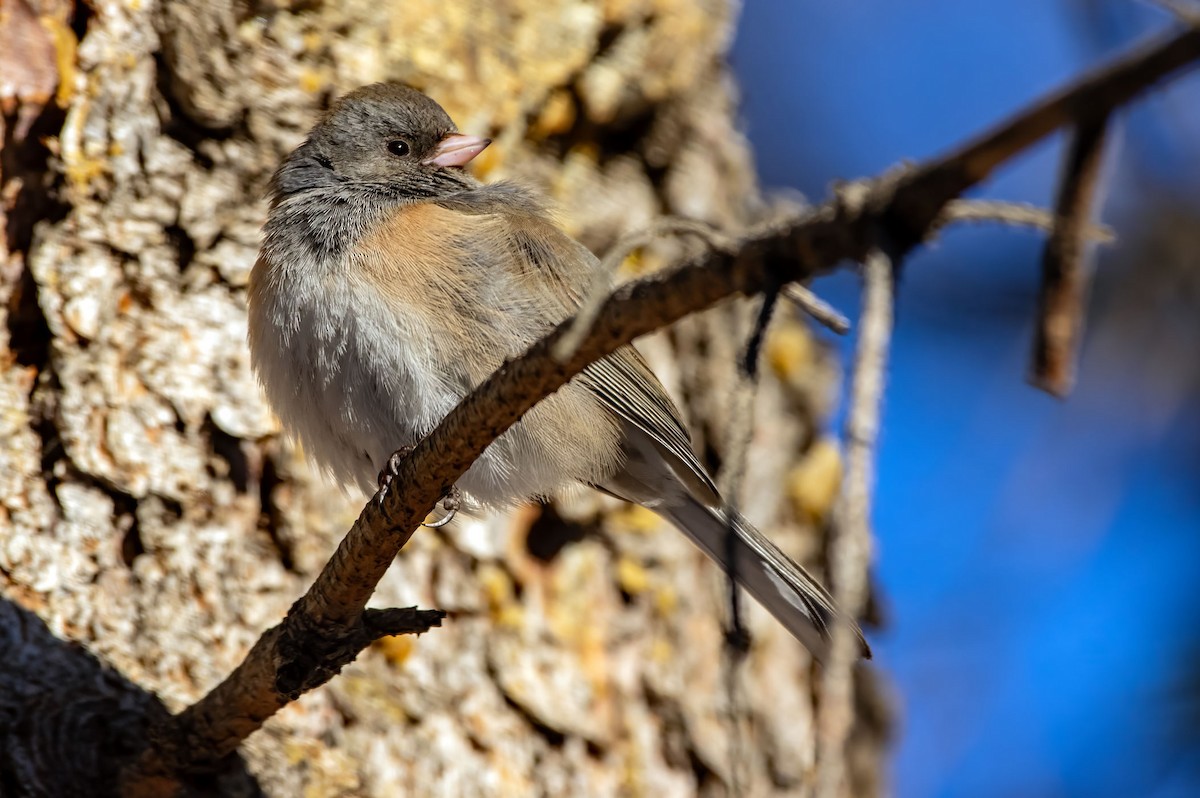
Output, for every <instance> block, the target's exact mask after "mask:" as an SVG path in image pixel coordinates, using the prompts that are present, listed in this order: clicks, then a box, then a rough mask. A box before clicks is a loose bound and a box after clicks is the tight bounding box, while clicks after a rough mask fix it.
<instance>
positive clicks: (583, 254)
mask: <svg viewBox="0 0 1200 798" xmlns="http://www.w3.org/2000/svg"><path fill="white" fill-rule="evenodd" d="M497 187H500V188H502V189H503V190H504V191H507V192H518V193H510V194H505V195H504V197H505V200H507V201H506V202H504V203H503V204H501V203H499V202H496V203H495V204H493V205H491V206H490V208H489V207H488V204H486V203H476V204H475V207H477V208H481V209H483V208H487V209H488V210H490V211H491V212H493V213H501V214H503V216H504V218H505V221H506V226H507V228H508V230H509V236H510V238H511V245H510V251H511V253H512V255H513V258H512V265H511V268H516V269H527V270H530V271H531V272H532V271H536V272H537V273H539V274H540V275H542V276H543V278H546V277H548V278H550V279H541V280H531V281H530V284H531V285H535V286H540V287H543V288H544V290H545V291H546V292H547V296H546V299H547V301H549V302H552V303H554V304H556V305H557V306H558V307H559V308H560V309H561V310H562V313H563V316H564V317H566V316H569V315H572V314H574V313H575V311H576V310H577V309H578V308H579V304H580V301H581V299H582V295H583V292H584V291H586V290H587V287H588V286H589V285H590V283H591V280H592V278H593V277H594V276H595V274H596V270H597V269H599V268H600V263H599V261H598V260H597V259H596V256H595V255H593V254H592V252H591V250H589V249H588V248H587V247H585V246H583V244H580V243H579V242H578V241H576V240H575V239H573V238H572V237H571V236H569V235H567V234H566V233H565V232H563V230H562V229H561V228H560V227H559V226H558V225H557V224H556V223H555V222H554V220H553V218H552V217H551V216H550V215H549V214H548V213H546V212H545V210H544V209H542V208H540V207H538V206H537V205H535V204H534V203H535V202H536V200H533V199H531V198H530V197H529V196H528V195H524V196H522V195H521V194H520V193H519V189H514V188H513V187H512V186H506V185H504V184H493V185H492V186H487V187H485V189H493V190H498V189H497ZM514 197H515V198H516V199H515V200H514ZM524 203H529V204H524ZM484 212H487V211H484ZM556 321H557V320H556ZM576 379H577V380H578V382H579V384H581V385H584V386H586V387H587V388H588V389H590V390H591V391H592V392H593V393H594V394H595V395H596V396H597V397H598V398H599V399H600V401H601V402H602V403H603V404H604V406H605V407H606V408H608V409H609V410H610V411H612V413H613V414H615V415H616V416H617V417H619V418H621V419H622V420H623V421H625V422H626V423H628V424H631V425H632V426H634V427H636V428H637V429H639V430H641V431H642V432H643V433H645V434H646V435H647V436H649V438H650V440H651V441H652V442H653V444H654V446H655V447H656V448H657V449H658V450H659V452H660V453H661V454H662V455H663V458H664V459H665V460H666V462H667V463H668V464H669V465H670V466H671V469H672V470H673V471H674V472H675V473H676V475H678V476H679V478H680V480H681V481H682V482H683V483H684V484H685V485H687V486H688V488H689V490H690V492H692V493H693V494H694V495H695V496H696V497H697V499H699V500H700V501H702V502H705V503H708V504H713V505H715V504H718V503H719V501H720V499H719V496H718V494H717V489H716V486H715V485H714V484H713V482H712V479H711V478H710V477H709V476H708V473H707V472H706V471H705V470H704V467H703V466H702V465H701V464H700V461H699V460H698V459H697V458H696V454H695V452H694V451H693V449H692V439H691V435H690V434H689V433H688V430H687V427H685V426H684V423H683V421H682V420H681V418H680V414H679V410H678V409H677V408H676V407H675V403H674V402H672V401H671V398H670V397H669V396H668V395H667V392H666V390H664V389H663V386H662V383H660V382H659V381H658V378H657V377H655V376H654V372H652V371H651V370H650V367H649V366H647V365H646V362H645V360H643V359H642V356H641V354H640V353H639V352H638V351H637V350H636V349H634V348H633V347H632V346H624V347H621V348H620V349H618V350H616V351H615V352H613V353H612V354H611V355H609V356H608V357H606V358H603V359H602V360H598V361H596V362H595V363H592V364H591V365H589V366H588V367H587V368H585V369H584V370H583V372H582V373H581V374H580V375H579V376H578V377H577V378H576Z"/></svg>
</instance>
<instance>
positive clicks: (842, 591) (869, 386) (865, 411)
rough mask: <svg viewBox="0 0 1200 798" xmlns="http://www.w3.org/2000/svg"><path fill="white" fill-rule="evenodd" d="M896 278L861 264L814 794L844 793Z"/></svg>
mask: <svg viewBox="0 0 1200 798" xmlns="http://www.w3.org/2000/svg"><path fill="white" fill-rule="evenodd" d="M894 278H895V272H894V268H893V265H892V262H891V260H890V259H889V258H888V256H887V255H886V254H884V252H883V251H882V250H879V249H877V250H874V251H872V252H871V253H870V254H868V256H867V259H866V262H865V263H864V264H863V300H862V314H861V316H860V319H859V324H858V346H857V348H856V350H855V355H854V373H853V376H852V378H851V380H850V407H849V412H848V413H847V416H846V478H845V481H844V484H843V486H842V492H841V495H840V496H839V497H838V503H837V506H836V507H835V508H834V514H833V518H834V523H833V537H832V540H831V543H830V556H829V560H830V571H831V572H832V576H833V588H834V590H833V595H834V598H835V599H836V600H837V603H838V606H839V607H841V608H842V612H843V613H844V615H843V616H842V618H843V619H842V620H841V622H839V623H838V624H837V625H836V626H834V628H833V641H832V645H831V646H830V655H829V662H828V664H827V665H826V667H825V670H824V671H823V673H822V680H821V705H820V712H819V714H818V716H817V741H818V759H817V761H818V768H819V769H818V771H817V795H819V796H820V797H821V798H836V797H837V796H839V795H841V794H842V781H843V779H844V776H845V748H846V738H847V737H848V736H849V734H850V728H851V726H852V725H853V723H854V664H855V662H856V661H857V659H858V640H857V637H856V635H855V634H854V630H853V629H851V627H850V624H849V623H848V622H846V621H845V620H844V618H857V617H859V615H860V614H861V613H862V610H863V608H864V607H865V606H866V603H867V568H868V566H869V564H870V559H871V540H872V537H871V497H872V495H873V491H872V487H873V485H874V482H875V447H876V442H877V441H878V439H879V419H880V413H881V408H882V406H883V388H884V384H885V383H886V376H887V375H886V371H887V360H888V350H889V348H890V344H891V338H892V325H893V320H894V316H895V314H894V312H893V302H894V297H893V292H894V288H895V285H894Z"/></svg>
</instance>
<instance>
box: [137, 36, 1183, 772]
mask: <svg viewBox="0 0 1200 798" xmlns="http://www.w3.org/2000/svg"><path fill="white" fill-rule="evenodd" d="M1197 59H1200V32H1198V31H1193V30H1189V31H1186V32H1184V33H1182V34H1180V35H1178V36H1176V37H1174V38H1173V39H1169V40H1167V41H1163V42H1159V43H1157V44H1154V45H1151V46H1147V47H1143V48H1140V49H1139V50H1138V51H1136V52H1134V53H1132V54H1130V55H1127V56H1125V57H1123V58H1121V59H1119V60H1117V61H1115V62H1114V63H1112V64H1111V65H1109V66H1107V67H1106V68H1104V69H1101V70H1098V71H1096V72H1092V73H1090V74H1088V75H1087V76H1085V77H1084V78H1082V79H1081V80H1079V81H1078V82H1076V83H1075V84H1073V85H1072V86H1071V87H1069V88H1068V89H1065V90H1063V91H1061V92H1059V93H1058V94H1056V95H1055V96H1053V97H1052V98H1050V99H1048V100H1044V101H1042V102H1040V103H1037V104H1035V105H1034V106H1032V107H1031V108H1029V109H1026V110H1024V111H1022V112H1021V113H1019V114H1017V115H1016V116H1015V117H1013V119H1012V120H1011V121H1009V122H1007V123H1005V124H1004V125H1002V126H1000V127H999V128H997V129H996V130H995V131H993V132H991V133H989V134H987V135H985V136H983V137H981V138H979V139H976V140H975V141H973V142H972V143H970V144H968V145H966V146H964V147H962V148H960V149H958V150H956V151H955V152H953V153H951V154H950V155H949V156H947V157H944V158H941V159H938V160H936V161H933V162H931V163H929V164H928V165H926V166H924V167H921V168H917V169H907V170H904V171H902V172H901V173H899V174H887V175H884V176H883V177H881V178H879V179H876V180H874V181H869V182H866V183H865V184H864V185H865V188H864V192H863V194H862V196H860V197H859V198H858V201H856V202H854V203H849V202H847V201H845V199H844V198H843V197H838V198H835V199H834V200H830V201H828V202H826V203H825V204H823V205H821V206H817V207H815V208H813V209H811V211H809V212H806V213H804V214H803V215H801V216H798V217H797V218H796V219H795V221H794V223H792V224H791V225H788V226H782V225H781V226H780V227H779V229H777V230H773V231H771V232H769V233H767V234H764V235H761V236H749V237H747V238H746V239H745V240H744V241H743V242H742V243H741V245H740V246H739V248H738V251H737V252H736V253H732V252H723V251H719V250H712V249H710V250H709V251H707V252H705V253H703V254H702V255H698V256H696V257H695V258H692V259H690V260H689V261H687V262H686V263H685V264H684V265H682V266H681V267H679V268H678V269H676V270H674V271H672V272H671V273H670V274H656V275H652V276H650V277H647V278H645V279H643V280H640V281H638V282H634V283H629V284H626V285H623V286H621V287H620V288H619V289H617V290H616V291H615V292H614V293H613V294H612V296H610V297H609V298H608V299H607V301H605V302H604V303H603V305H602V307H601V308H600V310H599V312H598V313H597V314H596V321H595V323H594V324H590V325H588V330H589V331H588V332H587V334H586V335H584V336H583V338H582V339H581V341H580V343H579V344H578V347H577V350H576V352H575V354H574V355H572V356H571V357H569V358H568V359H566V360H565V361H563V360H559V359H558V358H557V357H556V356H555V355H554V354H553V352H554V350H555V348H556V346H557V345H558V343H559V342H560V341H561V340H562V338H563V336H564V335H566V333H567V331H568V328H569V326H570V322H564V323H563V324H562V325H559V327H558V328H557V329H556V330H555V331H554V332H553V333H551V334H550V335H549V336H547V337H546V338H545V339H543V340H542V341H540V342H538V343H537V344H535V345H534V346H533V347H531V348H530V350H529V351H528V352H527V353H526V354H525V355H523V356H521V357H520V358H517V359H515V360H513V361H510V362H508V363H506V364H504V366H503V367H502V368H501V369H499V370H498V371H497V372H496V373H495V374H493V375H492V376H491V377H489V378H488V379H487V380H485V381H484V382H483V384H482V385H480V386H479V387H478V388H476V389H475V391H473V392H472V393H471V395H470V396H468V397H467V398H466V399H464V400H463V401H462V402H460V403H459V404H458V406H457V407H455V408H454V410H452V411H451V412H450V413H449V414H448V415H447V416H446V418H445V419H443V421H442V422H441V423H440V424H439V425H438V427H437V429H435V430H434V431H433V432H432V433H431V434H430V435H429V436H427V437H426V438H424V439H423V440H422V441H421V442H420V443H419V444H418V445H417V446H416V447H415V448H414V449H413V451H412V453H411V454H410V455H409V456H408V457H406V458H405V459H404V461H403V462H402V463H401V464H400V466H399V468H398V469H397V472H398V473H397V476H396V479H395V480H394V481H393V483H392V485H393V488H392V489H391V490H389V491H388V492H387V495H386V496H385V497H384V498H383V501H382V502H376V501H374V500H372V501H370V502H368V503H367V504H366V505H365V506H364V508H363V511H362V513H361V514H360V515H359V517H358V519H357V520H356V521H355V522H354V525H353V526H352V527H351V529H350V531H349V532H348V533H347V534H346V537H345V538H344V539H343V540H342V542H341V544H340V545H339V546H338V549H337V551H336V552H335V553H334V555H333V557H332V558H331V559H330V560H329V562H328V563H326V565H325V568H324V569H323V570H322V571H321V574H320V575H319V576H318V577H317V579H316V581H315V582H314V583H313V585H312V587H310V588H309V590H308V592H307V593H306V594H305V595H304V596H303V597H301V598H300V599H299V600H298V601H297V602H296V604H295V606H294V607H293V611H292V612H290V613H289V614H288V617H287V618H285V619H284V621H283V622H282V623H281V624H280V625H279V626H276V627H274V628H272V629H270V630H268V631H267V632H265V633H264V634H263V636H262V637H261V638H260V639H259V641H258V643H256V644H255V646H254V647H253V648H252V649H251V651H250V653H249V654H247V656H246V659H245V660H243V662H242V663H241V664H240V665H239V666H238V667H237V669H236V670H235V671H234V672H233V673H232V674H230V676H229V677H228V678H227V679H226V680H225V681H224V682H222V683H221V684H220V685H218V686H217V687H216V688H215V689H214V690H213V691H212V692H210V693H209V694H208V695H206V696H205V697H204V698H202V699H200V701H198V702H196V703H195V704H193V705H192V706H190V707H188V708H187V709H186V710H184V711H183V712H181V713H179V714H178V715H176V716H174V717H173V718H171V719H169V720H168V721H167V722H166V723H165V725H164V726H163V727H162V728H159V729H157V730H156V732H155V733H154V735H153V736H152V738H151V744H150V747H148V748H147V749H146V750H144V751H142V752H140V754H139V755H138V756H137V758H136V760H135V761H134V762H132V763H130V764H129V765H127V766H126V767H125V769H124V770H123V773H122V777H123V790H124V792H123V794H125V795H148V794H160V795H163V794H166V795H169V794H172V793H171V791H170V790H172V789H175V790H178V789H182V778H183V774H187V773H196V772H205V771H210V770H211V769H212V768H213V767H214V766H215V765H216V763H218V762H219V761H220V760H221V759H222V758H223V757H224V756H226V755H227V754H230V753H232V752H233V751H234V750H236V748H237V746H238V745H239V744H240V743H241V742H242V741H243V740H244V739H246V737H247V736H249V735H250V734H251V733H253V732H254V731H255V730H257V729H258V728H260V727H261V726H262V724H263V722H264V721H266V719H267V718H269V717H271V715H273V714H274V713H275V712H277V711H279V709H280V708H282V707H283V706H285V705H286V704H287V703H288V702H289V701H290V700H291V698H290V696H288V695H286V694H284V693H282V692H281V691H280V690H279V684H278V680H279V676H280V674H279V663H280V661H281V660H280V656H281V654H282V653H283V652H282V649H281V646H280V639H281V637H284V635H285V631H286V630H288V629H291V628H294V627H296V626H297V625H298V624H299V623H300V618H303V619H305V622H306V623H307V624H308V625H309V627H310V628H315V629H318V630H332V632H331V633H338V632H339V630H344V629H346V628H350V627H353V626H355V625H357V624H359V623H361V622H362V613H363V610H364V608H365V606H366V603H367V600H368V599H369V598H370V597H371V595H372V593H373V592H374V590H375V587H376V585H377V584H378V583H379V580H380V579H381V578H382V576H383V574H384V573H385V571H386V570H387V568H388V567H389V566H390V564H391V562H392V560H393V559H394V558H395V556H396V554H397V553H399V551H400V549H401V548H402V547H403V546H404V544H405V543H406V542H407V541H408V539H409V537H411V535H412V533H413V531H415V530H416V529H417V528H418V527H419V526H420V524H421V522H422V521H423V520H424V518H425V517H426V516H427V515H428V514H429V513H430V512H431V511H432V510H433V508H434V506H435V505H436V504H437V502H438V501H440V500H441V498H442V497H443V496H444V495H445V493H446V491H447V489H449V487H450V486H451V485H453V484H454V483H455V482H457V481H458V479H459V478H460V477H461V476H462V475H463V474H464V473H465V472H466V470H467V469H468V468H469V467H470V465H471V464H472V463H473V462H474V461H475V459H476V458H477V457H478V456H479V455H480V454H481V453H482V452H483V450H484V449H485V448H486V447H487V446H488V445H489V444H490V443H491V442H492V441H493V440H495V439H496V438H497V437H498V436H499V435H501V434H502V433H503V432H504V431H505V430H507V429H508V428H509V427H510V426H512V424H514V423H515V422H516V421H517V419H519V418H520V417H521V416H522V415H523V414H524V413H525V412H526V411H527V410H529V408H530V407H532V406H533V405H534V403H536V402H537V401H538V400H539V399H541V398H542V397H544V396H548V395H549V394H550V393H552V392H553V391H555V390H557V389H558V388H560V387H562V385H564V384H565V383H566V382H567V381H568V380H569V379H571V378H572V377H574V376H575V375H576V374H578V373H579V372H580V371H582V370H583V368H584V367H585V366H587V365H588V364H589V363H591V362H593V361H595V360H597V359H599V358H601V357H603V356H605V355H607V354H609V353H611V352H612V351H613V350H615V349H616V348H617V347H619V346H623V345H624V344H627V343H629V342H630V341H632V340H633V339H634V338H636V337H638V336H640V335H644V334H646V333H648V332H651V331H653V330H655V329H657V328H659V327H662V326H665V325H668V324H671V323H673V322H675V321H677V320H678V319H680V318H682V317H683V316H685V315H688V314H690V313H694V312H696V311H699V310H703V309H704V308H707V307H710V306H711V305H713V304H714V303H716V302H718V301H719V300H721V299H723V298H725V297H727V296H730V295H733V294H746V295H749V294H754V293H757V292H759V291H762V290H763V289H764V288H766V287H767V286H771V285H781V284H785V283H788V282H792V281H803V280H808V279H811V278H813V277H816V276H818V275H820V274H824V273H827V272H829V271H831V270H832V269H834V268H836V266H837V265H838V264H839V263H841V262H842V261H845V260H860V261H861V260H863V259H865V258H866V256H867V252H868V251H869V249H870V247H871V246H872V243H871V242H874V241H876V240H877V235H878V233H879V231H880V230H881V229H886V230H887V231H888V232H889V233H890V234H891V239H892V241H893V242H894V252H893V255H894V256H895V257H899V256H901V255H903V254H904V253H906V252H907V251H908V250H910V249H912V248H913V247H915V246H917V245H918V244H919V243H920V242H921V241H922V240H923V239H924V238H925V237H926V236H927V235H928V234H929V231H930V227H931V225H932V224H933V222H934V220H936V219H937V217H938V216H939V215H940V214H941V212H942V209H943V208H944V207H945V205H946V203H947V202H949V201H950V200H952V199H954V198H956V197H957V196H959V195H960V194H962V193H963V192H964V191H966V190H967V189H969V188H971V187H972V186H974V185H976V184H978V183H979V182H980V181H982V180H984V179H986V178H987V177H988V175H990V174H991V172H992V171H993V170H994V169H995V168H996V167H998V166H999V165H1000V164H1002V163H1004V162H1005V161H1006V160H1008V159H1009V158H1011V157H1012V156H1014V155H1016V154H1017V153H1019V152H1021V151H1023V150H1025V149H1026V148H1028V147H1029V146H1031V145H1032V144H1034V143H1036V142H1037V141H1039V140H1041V139H1042V138H1044V137H1045V136H1047V135H1049V134H1050V133H1051V132H1053V131H1055V130H1057V129H1059V128H1061V127H1064V126H1067V125H1069V124H1072V123H1074V121H1075V120H1077V119H1080V118H1085V117H1087V116H1094V115H1095V114H1098V113H1104V112H1106V111H1108V110H1110V109H1112V108H1114V107H1116V106H1118V105H1121V104H1123V103H1125V102H1127V101H1129V100H1130V99H1131V98H1132V97H1134V96H1135V95H1137V94H1138V93H1139V92H1141V91H1143V90H1145V89H1147V88H1148V87H1150V86H1151V85H1152V84H1154V83H1155V82H1157V81H1158V80H1160V79H1162V78H1164V77H1166V76H1167V75H1168V74H1171V73H1172V72H1175V71H1176V70H1178V69H1180V68H1181V67H1183V66H1184V65H1188V64H1192V63H1194V62H1195V61H1196V60H1197ZM318 642H319V641H318ZM298 681H299V682H300V683H302V684H306V685H308V684H311V682H310V680H308V679H300V680H298ZM164 741H168V742H164ZM169 741H175V743H177V744H170V742H169Z"/></svg>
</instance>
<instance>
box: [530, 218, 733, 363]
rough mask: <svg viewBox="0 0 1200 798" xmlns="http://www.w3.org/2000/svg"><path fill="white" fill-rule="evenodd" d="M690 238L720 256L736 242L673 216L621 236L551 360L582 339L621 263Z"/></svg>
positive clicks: (696, 222) (562, 358)
mask: <svg viewBox="0 0 1200 798" xmlns="http://www.w3.org/2000/svg"><path fill="white" fill-rule="evenodd" d="M671 235H694V236H699V237H700V238H701V239H702V240H703V241H704V242H705V243H706V244H708V246H710V247H712V248H713V249H715V250H717V251H720V252H733V251H734V250H735V249H736V248H737V244H738V242H737V240H736V239H734V238H732V237H730V236H728V235H726V234H724V233H722V232H721V231H720V230H718V229H717V228H715V227H713V226H712V225H711V224H708V223H707V222H701V221H699V220H696V219H681V218H679V217H677V216H664V217H662V218H660V219H658V220H657V221H655V223H654V224H653V225H651V226H650V227H649V228H647V229H645V230H636V231H634V232H632V233H629V234H628V235H625V236H623V237H622V238H621V239H620V240H619V241H617V243H615V244H613V246H612V248H611V249H609V251H608V252H606V253H605V255H604V257H603V258H601V260H600V267H599V268H598V269H596V273H595V274H594V275H593V276H592V282H591V284H590V285H589V286H588V289H587V292H586V293H585V294H584V296H583V302H582V303H581V304H580V307H579V310H578V311H577V312H576V313H575V319H574V320H573V321H572V323H571V328H570V329H569V330H568V331H567V334H566V335H564V336H563V337H562V340H561V341H559V342H558V345H557V346H556V347H555V348H554V353H553V354H554V357H555V358H556V359H558V360H559V361H560V362H561V361H565V360H569V359H570V357H571V355H573V354H575V350H577V349H578V348H579V344H580V342H581V341H583V338H584V336H585V335H587V334H588V331H589V330H590V329H591V327H592V325H593V324H595V323H596V316H597V314H599V312H600V307H601V306H602V305H603V304H604V300H605V299H607V298H608V294H609V290H610V288H611V286H612V282H613V277H614V276H615V275H616V273H617V269H619V268H620V267H621V264H622V263H624V262H625V259H626V258H627V257H629V256H630V255H631V254H633V253H634V252H636V251H637V250H639V249H641V248H642V247H644V246H647V245H649V244H652V243H654V242H655V241H657V240H659V239H660V238H663V237H664V236H671Z"/></svg>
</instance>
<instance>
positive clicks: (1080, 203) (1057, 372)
mask: <svg viewBox="0 0 1200 798" xmlns="http://www.w3.org/2000/svg"><path fill="white" fill-rule="evenodd" d="M1107 128H1108V116H1107V115H1104V116H1101V117H1099V118H1097V119H1090V120H1087V121H1081V122H1080V123H1079V124H1078V126H1077V127H1076V128H1075V132H1074V135H1073V136H1072V137H1071V141H1070V144H1069V145H1068V147H1067V152H1066V156H1065V157H1064V160H1063V164H1064V169H1063V175H1062V180H1061V182H1060V184H1059V188H1058V201H1057V203H1056V205H1055V210H1056V211H1057V218H1058V223H1057V224H1056V225H1055V226H1054V231H1053V232H1052V233H1051V234H1050V238H1049V240H1048V241H1046V248H1045V250H1044V252H1043V255H1042V282H1041V288H1040V290H1039V292H1038V315H1037V331H1036V335H1035V338H1034V344H1033V364H1032V367H1031V369H1030V377H1029V380H1030V382H1032V383H1033V384H1034V385H1036V386H1037V387H1039V388H1041V389H1043V390H1045V391H1047V392H1049V393H1052V394H1054V395H1055V396H1060V397H1061V396H1066V395H1067V394H1068V393H1070V391H1071V386H1072V384H1073V383H1074V382H1075V362H1076V360H1077V359H1078V352H1079V345H1080V340H1081V339H1082V337H1083V327H1084V320H1085V316H1086V304H1087V295H1088V286H1089V284H1090V282H1091V272H1092V264H1091V263H1088V262H1086V261H1087V256H1088V254H1089V251H1090V249H1091V248H1090V247H1089V246H1088V243H1087V232H1086V229H1087V226H1088V224H1089V221H1090V220H1091V217H1092V213H1093V211H1094V208H1095V204H1096V195H1097V193H1098V188H1097V187H1098V185H1099V183H1100V167H1101V161H1102V160H1103V155H1104V141H1105V138H1106V136H1105V131H1106V130H1107Z"/></svg>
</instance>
